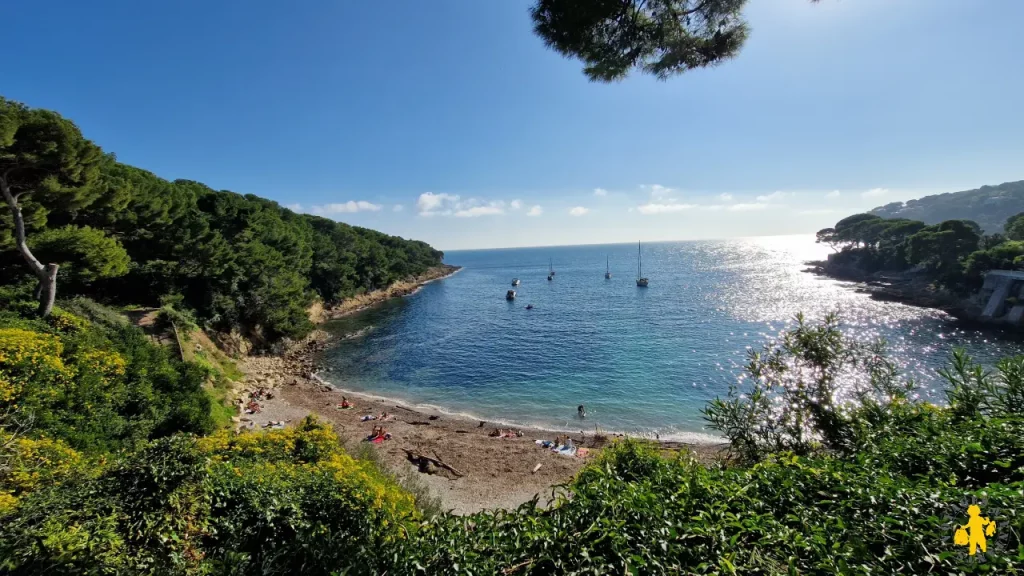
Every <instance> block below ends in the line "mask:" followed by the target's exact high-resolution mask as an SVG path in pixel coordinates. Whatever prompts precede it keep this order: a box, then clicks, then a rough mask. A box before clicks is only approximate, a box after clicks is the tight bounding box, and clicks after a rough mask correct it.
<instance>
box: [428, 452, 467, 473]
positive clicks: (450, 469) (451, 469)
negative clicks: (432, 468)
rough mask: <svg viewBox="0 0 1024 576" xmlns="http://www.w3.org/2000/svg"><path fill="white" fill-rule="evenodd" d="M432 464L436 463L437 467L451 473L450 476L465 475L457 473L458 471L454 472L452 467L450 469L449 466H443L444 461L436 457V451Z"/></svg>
mask: <svg viewBox="0 0 1024 576" xmlns="http://www.w3.org/2000/svg"><path fill="white" fill-rule="evenodd" d="M434 462H435V463H436V464H437V465H438V466H440V467H441V468H444V469H445V470H448V471H449V472H451V473H452V474H455V475H457V476H465V474H463V473H462V472H459V471H458V470H456V469H455V468H452V467H451V466H449V465H448V464H445V463H444V460H441V457H440V456H438V455H437V451H434Z"/></svg>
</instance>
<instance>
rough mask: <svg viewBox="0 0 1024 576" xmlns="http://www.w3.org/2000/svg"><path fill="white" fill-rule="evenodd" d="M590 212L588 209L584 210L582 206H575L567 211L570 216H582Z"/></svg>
mask: <svg viewBox="0 0 1024 576" xmlns="http://www.w3.org/2000/svg"><path fill="white" fill-rule="evenodd" d="M588 212H590V208H584V207H583V206H576V207H575V208H573V209H572V210H569V215H570V216H583V215H584V214H587V213H588Z"/></svg>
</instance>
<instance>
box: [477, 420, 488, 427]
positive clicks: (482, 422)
mask: <svg viewBox="0 0 1024 576" xmlns="http://www.w3.org/2000/svg"><path fill="white" fill-rule="evenodd" d="M485 424H487V422H484V421H483V420H481V421H480V425H479V426H477V428H483V427H484V425H485Z"/></svg>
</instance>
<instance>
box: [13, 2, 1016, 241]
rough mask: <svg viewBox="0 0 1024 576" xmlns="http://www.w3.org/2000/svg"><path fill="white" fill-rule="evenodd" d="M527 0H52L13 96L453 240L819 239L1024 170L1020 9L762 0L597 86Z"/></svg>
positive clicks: (249, 179) (118, 141)
mask: <svg viewBox="0 0 1024 576" xmlns="http://www.w3.org/2000/svg"><path fill="white" fill-rule="evenodd" d="M529 4H530V3H529V1H528V0H501V1H497V0H495V1H481V0H432V1H430V2H423V1H422V0H393V1H388V2H348V1H338V0H303V1H302V2H279V1H269V0H223V1H220V0H205V1H198V0H179V1H175V2H139V1H137V0H123V1H122V0H95V1H90V2H81V1H71V0H60V1H56V0H33V1H31V2H15V3H12V4H11V5H10V6H8V7H6V8H5V10H4V52H5V57H4V64H3V67H2V72H0V94H2V95H3V96H5V97H7V98H11V99H14V100H19V101H22V102H25V103H26V104H28V105H30V106H33V107H40V108H48V109H53V110H57V111H59V112H60V113H62V114H63V115H65V116H66V117H69V118H71V119H72V120H74V121H75V122H76V123H77V124H78V125H79V126H80V127H81V128H82V130H83V132H84V133H85V135H86V136H87V137H88V138H90V139H92V140H94V141H95V142H96V143H98V144H99V145H101V146H102V147H103V148H104V149H105V150H108V151H112V152H114V153H116V154H117V157H118V159H119V160H120V161H122V162H126V163H128V164H132V165H135V166H138V167H141V168H144V169H147V170H150V171H152V172H154V173H156V174H158V175H160V176H162V177H164V178H168V179H175V178H186V179H190V180H197V181H200V182H203V183H205V184H207V185H209V186H211V187H213V188H216V189H226V190H232V191H235V192H241V193H251V194H256V195H259V196H263V197H266V198H270V199H273V200H275V201H277V202H279V203H281V204H282V205H285V206H290V207H292V208H293V209H296V210H301V211H304V212H309V213H315V214H321V215H324V216H328V217H331V218H334V219H336V220H339V221H343V222H348V223H351V224H354V225H359V226H365V227H369V228H375V229H378V230H382V231H384V232H387V233H390V234H397V235H400V236H404V237H409V238H418V239H422V240H425V241H427V242H430V243H431V244H433V245H434V246H435V247H437V248H440V249H448V250H451V249H466V248H492V247H512V246H541V245H567V244H588V243H601V242H634V241H636V240H638V239H639V240H644V241H664V240H686V239H697V238H726V237H737V236H758V235H772V234H793V233H809V232H814V231H816V230H818V229H820V228H822V227H825V226H829V225H831V224H832V223H834V222H835V221H836V220H838V219H839V218H841V217H843V216H846V215H849V214H852V213H855V212H858V211H863V210H866V209H870V208H872V207H875V206H879V205H882V204H885V203H888V202H892V201H897V200H907V199H910V198H916V197H920V196H923V195H927V194H932V193H938V192H948V191H957V190H966V189H971V188H977V187H979V186H981V185H985V184H998V183H1001V182H1005V181H1011V180H1020V179H1024V161H1022V159H1024V114H1022V111H1021V104H1020V102H1021V97H1022V94H1024V74H1021V64H1020V57H1021V55H1022V54H1024V35H1022V34H1020V33H1019V25H1020V22H1022V21H1024V2H1022V1H1020V0H984V1H965V0H822V1H821V2H820V3H818V4H811V3H810V2H808V1H807V0H750V1H749V3H748V4H747V8H746V10H745V14H746V17H747V19H748V21H749V23H750V26H751V28H752V32H751V35H750V39H749V41H748V43H747V45H746V46H745V47H744V49H743V51H742V52H741V54H740V55H739V57H737V58H736V59H734V60H731V61H729V62H726V63H724V64H722V65H721V66H718V67H716V68H712V69H705V70H699V71H694V72H689V73H686V74H683V75H681V76H677V77H674V78H672V79H670V80H668V81H664V82H661V81H657V80H655V79H653V78H649V77H646V76H641V75H638V74H633V75H631V76H630V77H629V78H627V79H625V80H623V81H621V82H617V83H612V84H598V83H592V82H589V81H588V80H587V79H586V77H585V76H584V75H583V74H582V72H581V65H580V63H579V62H576V61H572V60H568V59H565V58H563V57H562V56H560V55H558V54H556V53H555V52H552V51H550V50H548V49H546V48H545V47H544V46H543V44H542V43H541V41H540V40H539V39H538V38H537V37H535V36H534V35H533V33H532V30H531V25H530V20H529V16H528V13H527V8H528V7H529Z"/></svg>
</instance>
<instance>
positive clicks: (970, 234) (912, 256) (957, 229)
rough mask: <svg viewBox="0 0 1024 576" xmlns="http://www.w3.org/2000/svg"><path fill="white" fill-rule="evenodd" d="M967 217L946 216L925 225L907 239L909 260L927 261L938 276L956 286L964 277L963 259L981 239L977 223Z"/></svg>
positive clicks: (923, 262)
mask: <svg viewBox="0 0 1024 576" xmlns="http://www.w3.org/2000/svg"><path fill="white" fill-rule="evenodd" d="M972 224H974V223H973V222H968V221H965V220H947V221H945V222H943V223H941V224H936V225H934V226H928V227H925V228H922V229H921V231H920V232H918V233H916V234H914V235H913V236H911V237H910V238H909V239H908V243H909V253H908V260H909V261H910V263H912V264H924V265H925V266H927V267H928V269H929V270H931V271H932V272H933V273H934V274H935V275H936V278H937V279H938V280H939V281H941V282H943V283H944V284H946V285H949V286H955V285H956V284H957V282H959V281H960V280H961V278H962V273H963V270H962V265H961V263H962V262H963V260H965V259H966V258H967V257H968V256H970V255H971V254H972V253H973V252H974V251H975V250H977V249H978V244H979V242H980V241H981V236H980V235H979V234H978V232H977V225H976V224H974V225H973V226H972Z"/></svg>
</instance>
